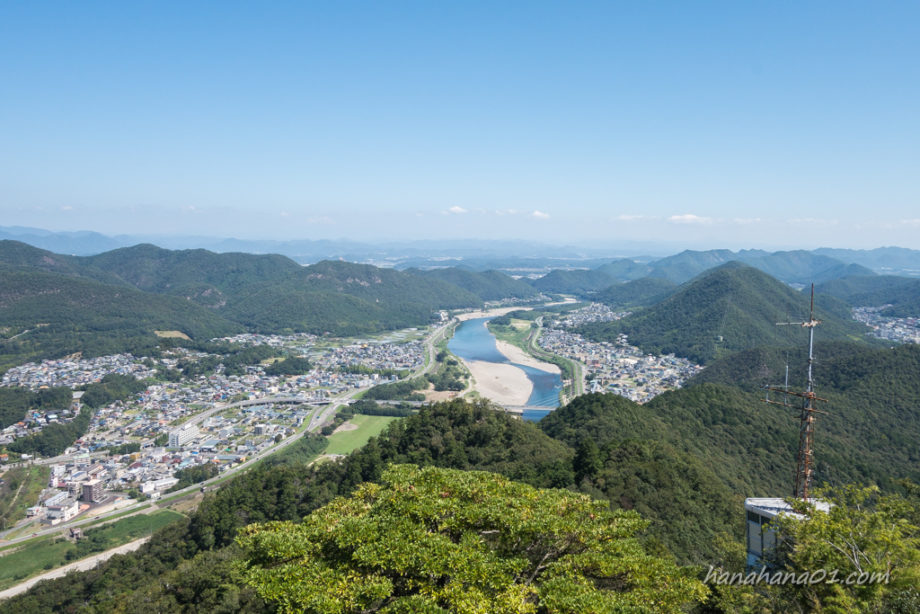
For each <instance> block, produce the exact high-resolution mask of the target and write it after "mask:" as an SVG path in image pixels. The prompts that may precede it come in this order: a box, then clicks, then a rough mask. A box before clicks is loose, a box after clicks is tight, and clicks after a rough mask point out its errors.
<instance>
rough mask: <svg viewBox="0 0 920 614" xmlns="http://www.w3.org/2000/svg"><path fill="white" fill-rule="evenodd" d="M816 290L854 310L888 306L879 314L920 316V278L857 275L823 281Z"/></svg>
mask: <svg viewBox="0 0 920 614" xmlns="http://www.w3.org/2000/svg"><path fill="white" fill-rule="evenodd" d="M816 290H819V291H820V292H821V293H822V294H828V295H830V296H834V297H837V298H839V299H841V300H843V301H846V302H847V303H849V304H850V305H852V306H853V307H880V306H882V305H890V306H891V307H889V308H888V309H885V310H884V311H883V312H882V313H883V314H884V315H891V316H896V317H918V316H920V279H916V278H911V277H898V276H895V275H874V276H862V275H857V276H853V277H845V278H843V279H835V280H831V281H828V282H825V283H823V284H821V285H820V286H818V287H817V288H816Z"/></svg>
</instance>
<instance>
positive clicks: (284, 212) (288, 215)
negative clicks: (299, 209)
mask: <svg viewBox="0 0 920 614" xmlns="http://www.w3.org/2000/svg"><path fill="white" fill-rule="evenodd" d="M278 215H280V216H281V217H290V215H291V214H290V213H288V212H287V211H282V212H281V213H279V214H278Z"/></svg>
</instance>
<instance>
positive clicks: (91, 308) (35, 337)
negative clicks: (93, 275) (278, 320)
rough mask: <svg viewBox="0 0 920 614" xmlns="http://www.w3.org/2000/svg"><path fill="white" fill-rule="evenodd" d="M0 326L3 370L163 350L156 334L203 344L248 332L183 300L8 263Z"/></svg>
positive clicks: (2, 277) (1, 271)
mask: <svg viewBox="0 0 920 614" xmlns="http://www.w3.org/2000/svg"><path fill="white" fill-rule="evenodd" d="M0 323H2V326H3V329H4V333H3V338H2V340H0V369H4V368H6V367H9V366H12V365H13V364H19V363H21V362H25V361H27V360H35V359H42V358H54V357H59V356H63V355H66V354H71V353H74V352H83V353H84V354H87V355H101V354H109V353H117V352H123V351H143V350H145V349H149V348H151V347H153V346H155V345H157V343H158V341H157V337H156V336H155V335H154V331H155V330H178V331H181V332H183V333H185V334H186V335H188V336H189V337H191V338H193V339H199V340H201V339H209V338H211V337H216V336H222V335H228V334H232V333H235V332H242V330H243V327H242V326H241V325H239V324H236V323H233V322H230V321H228V320H226V319H224V318H221V317H220V316H217V315H215V314H214V313H212V312H210V311H208V310H207V309H205V308H203V307H200V306H198V305H195V304H194V303H190V302H189V301H186V300H183V299H180V298H177V297H171V296H162V295H156V294H150V293H147V292H141V291H140V290H135V289H134V288H130V287H124V286H115V285H110V284H103V283H100V282H96V281H92V280H89V279H84V278H78V277H69V276H66V275H62V274H57V273H46V272H43V271H39V270H35V269H25V268H10V267H6V266H0Z"/></svg>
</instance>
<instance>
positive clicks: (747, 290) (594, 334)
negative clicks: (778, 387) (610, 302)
mask: <svg viewBox="0 0 920 614" xmlns="http://www.w3.org/2000/svg"><path fill="white" fill-rule="evenodd" d="M808 310H809V297H808V296H807V295H806V294H803V293H801V292H798V291H796V290H793V289H792V288H789V287H788V286H786V285H784V284H782V283H781V282H779V281H777V280H776V279H773V278H772V277H770V276H769V275H767V274H766V273H762V272H761V271H758V270H756V269H754V268H752V267H748V266H745V265H742V264H739V263H729V264H728V265H724V266H722V267H719V268H717V269H715V270H713V271H711V272H708V273H706V274H704V275H701V276H700V277H698V278H697V279H694V280H693V281H691V282H688V283H686V284H684V285H683V286H681V287H680V288H679V289H678V290H677V291H676V292H675V293H674V294H672V295H671V296H669V297H668V298H666V299H664V300H663V301H661V302H659V303H657V304H655V305H653V306H651V307H649V308H647V309H644V310H642V311H639V312H637V313H634V314H633V315H631V316H629V317H627V318H624V319H622V320H617V321H614V322H605V323H595V324H588V325H585V326H583V327H581V328H580V329H579V332H581V333H582V334H583V335H585V336H586V337H588V338H589V339H595V340H600V341H611V340H614V339H616V336H617V335H618V334H620V333H625V334H626V335H628V336H629V341H630V343H633V344H634V345H637V346H639V347H640V348H642V349H643V350H645V351H647V352H650V353H655V354H668V353H673V354H676V355H678V356H683V357H685V358H688V359H690V360H693V361H696V362H699V363H707V362H710V361H712V360H713V359H715V358H719V357H722V356H726V355H728V354H731V353H732V352H737V351H739V350H743V349H748V348H752V347H757V346H762V345H776V346H792V345H798V344H801V343H802V342H803V341H802V339H803V337H802V329H801V328H799V327H796V326H776V323H777V322H789V321H793V322H795V321H799V322H800V321H803V320H805V319H807V318H808ZM816 317H817V318H818V319H820V320H822V321H823V322H824V323H823V324H822V329H821V335H822V338H823V339H851V340H859V339H861V338H863V337H864V333H865V332H866V330H867V329H866V328H865V327H864V326H863V325H861V324H859V323H857V322H854V321H852V320H850V319H849V310H848V308H847V307H846V306H845V305H843V304H841V303H840V302H839V301H837V300H836V299H833V298H830V297H821V298H819V299H818V301H817V305H816Z"/></svg>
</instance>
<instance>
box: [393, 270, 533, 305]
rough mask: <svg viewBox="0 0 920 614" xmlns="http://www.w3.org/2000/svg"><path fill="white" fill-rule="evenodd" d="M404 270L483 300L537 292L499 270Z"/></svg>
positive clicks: (520, 296)
mask: <svg viewBox="0 0 920 614" xmlns="http://www.w3.org/2000/svg"><path fill="white" fill-rule="evenodd" d="M406 272H407V273H412V274H414V275H419V276H421V277H427V278H430V279H440V280H441V281H445V282H447V283H450V284H453V285H455V286H457V287H459V288H463V289H464V290H466V291H468V292H472V293H473V294H475V295H476V296H478V297H479V298H480V299H481V300H483V301H497V300H501V299H503V298H530V297H533V296H537V294H539V293H538V292H537V290H535V289H534V288H533V286H531V285H530V284H528V283H527V282H525V281H522V280H519V279H514V278H513V277H511V276H509V275H505V274H504V273H501V272H499V271H483V272H477V271H470V270H468V269H462V268H460V267H448V268H443V269H431V270H428V271H420V270H418V269H407V270H406Z"/></svg>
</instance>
